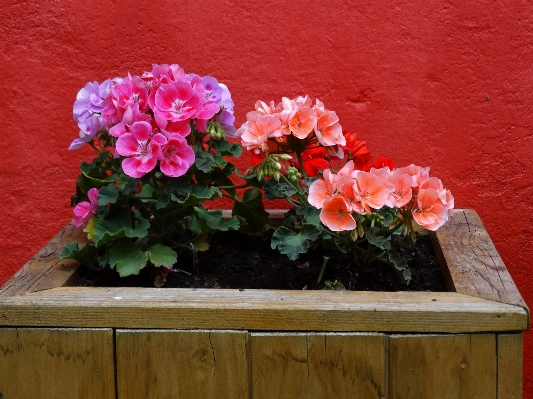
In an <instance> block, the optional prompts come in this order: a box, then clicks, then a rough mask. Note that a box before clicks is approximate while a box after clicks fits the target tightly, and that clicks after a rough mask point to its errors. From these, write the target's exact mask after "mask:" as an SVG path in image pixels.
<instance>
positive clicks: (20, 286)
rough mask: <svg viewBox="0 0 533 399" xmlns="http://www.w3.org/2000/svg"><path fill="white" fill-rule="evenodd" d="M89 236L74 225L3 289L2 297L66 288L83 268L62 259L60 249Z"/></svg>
mask: <svg viewBox="0 0 533 399" xmlns="http://www.w3.org/2000/svg"><path fill="white" fill-rule="evenodd" d="M86 236H87V235H86V234H85V233H84V232H83V231H82V229H81V228H77V227H75V226H74V224H73V223H72V222H71V223H69V224H68V225H67V226H65V227H64V228H63V229H62V230H61V231H60V232H59V233H58V234H57V235H56V236H55V237H54V238H52V240H51V241H50V242H49V243H48V244H46V245H45V246H44V247H43V248H42V249H41V250H40V251H39V252H38V253H37V254H36V255H35V256H34V257H33V258H31V259H30V260H29V261H28V262H27V263H26V264H25V265H24V266H22V268H21V269H20V270H19V271H18V272H17V273H16V274H15V275H14V276H13V277H11V279H9V280H8V281H7V282H6V283H5V284H4V285H3V286H2V289H1V290H0V298H2V297H7V296H13V295H22V294H26V293H29V292H38V291H42V290H47V289H51V288H56V287H61V286H63V285H64V284H65V283H66V282H67V281H68V280H69V279H70V278H71V277H72V275H73V273H74V272H75V271H76V269H77V268H78V267H79V263H78V262H76V261H73V260H71V259H63V260H60V259H59V257H58V256H59V250H60V249H61V247H63V245H65V244H66V243H68V242H71V241H77V242H78V243H80V244H83V243H85V242H87V237H86Z"/></svg>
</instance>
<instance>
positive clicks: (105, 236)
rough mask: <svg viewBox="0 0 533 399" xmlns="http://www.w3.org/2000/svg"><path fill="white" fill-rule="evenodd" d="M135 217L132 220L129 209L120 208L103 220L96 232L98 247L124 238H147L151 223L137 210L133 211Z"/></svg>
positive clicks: (95, 241) (95, 238)
mask: <svg viewBox="0 0 533 399" xmlns="http://www.w3.org/2000/svg"><path fill="white" fill-rule="evenodd" d="M133 216H134V217H133V218H131V213H130V211H128V210H127V209H124V208H120V209H118V210H116V211H115V212H113V213H111V214H110V215H109V217H108V218H107V219H101V220H100V222H99V223H98V226H96V229H95V232H94V243H95V245H96V247H99V246H100V245H102V244H104V243H106V242H109V241H114V240H117V239H119V238H123V237H131V238H133V237H138V238H142V237H146V235H147V234H148V228H149V227H150V222H149V221H148V219H145V218H143V217H142V216H141V214H140V212H139V211H137V210H136V211H133ZM132 219H133V220H132Z"/></svg>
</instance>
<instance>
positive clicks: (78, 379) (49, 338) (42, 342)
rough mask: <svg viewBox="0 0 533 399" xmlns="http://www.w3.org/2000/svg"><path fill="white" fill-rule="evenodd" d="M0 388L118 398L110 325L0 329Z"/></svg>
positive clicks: (18, 398)
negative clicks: (102, 326)
mask: <svg viewBox="0 0 533 399" xmlns="http://www.w3.org/2000/svg"><path fill="white" fill-rule="evenodd" d="M0 393H1V394H2V395H3V397H4V398H5V399H26V398H39V399H57V398H62V399H69V398H72V399H78V398H84V399H85V398H86V399H93V398H94V399H115V375H114V365H113V332H112V330H110V329H105V330H104V329H98V330H95V329H83V330H82V329H44V328H42V329H38V328H17V329H15V328H1V329H0ZM0 397H1V395H0Z"/></svg>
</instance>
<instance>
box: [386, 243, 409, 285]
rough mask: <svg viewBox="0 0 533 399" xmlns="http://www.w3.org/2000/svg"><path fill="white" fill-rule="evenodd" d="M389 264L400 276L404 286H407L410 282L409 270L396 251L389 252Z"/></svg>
mask: <svg viewBox="0 0 533 399" xmlns="http://www.w3.org/2000/svg"><path fill="white" fill-rule="evenodd" d="M389 261H390V262H389V264H390V265H391V266H393V267H394V271H395V272H396V273H397V274H398V275H399V276H400V278H401V279H402V280H403V282H404V283H405V285H409V282H410V281H411V270H410V269H409V265H408V264H407V261H406V260H405V259H404V258H402V257H401V256H400V255H399V254H398V252H396V250H391V251H390V252H389Z"/></svg>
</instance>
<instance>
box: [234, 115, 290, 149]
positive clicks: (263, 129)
mask: <svg viewBox="0 0 533 399" xmlns="http://www.w3.org/2000/svg"><path fill="white" fill-rule="evenodd" d="M279 125H280V121H279V119H278V118H276V117H274V116H271V115H267V116H263V117H262V118H259V119H255V120H253V121H249V122H247V124H245V125H243V127H244V129H243V131H242V132H241V140H242V144H243V145H244V146H246V148H247V149H248V150H251V149H254V150H255V151H256V153H258V152H259V151H265V150H266V149H267V146H266V141H267V140H268V138H269V137H270V136H271V135H272V134H273V133H274V132H275V131H276V130H277V129H278V128H279ZM243 127H241V129H242V128H243ZM241 129H239V130H241ZM237 134H239V131H237Z"/></svg>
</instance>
